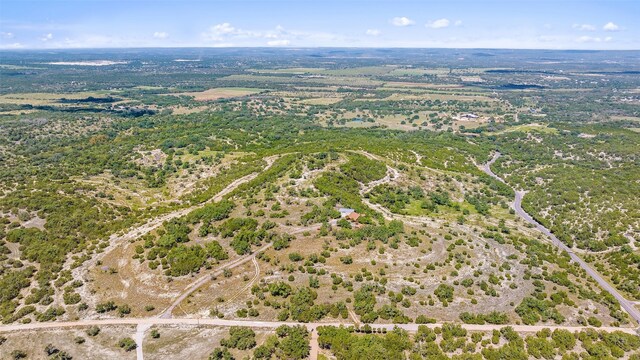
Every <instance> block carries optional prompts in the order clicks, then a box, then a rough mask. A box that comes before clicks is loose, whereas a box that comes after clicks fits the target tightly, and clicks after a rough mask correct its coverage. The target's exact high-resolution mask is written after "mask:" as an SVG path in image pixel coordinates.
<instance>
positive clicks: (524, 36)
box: [0, 0, 640, 50]
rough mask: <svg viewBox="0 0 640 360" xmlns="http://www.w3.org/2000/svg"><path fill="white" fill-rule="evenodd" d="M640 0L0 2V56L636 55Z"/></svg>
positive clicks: (94, 0)
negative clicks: (182, 51)
mask: <svg viewBox="0 0 640 360" xmlns="http://www.w3.org/2000/svg"><path fill="white" fill-rule="evenodd" d="M639 18H640V0H579V1H578V0H555V1H552V0H535V1H533V0H492V1H482V0H449V1H445V0H439V1H426V0H423V1H417V0H414V1H403V0H369V1H365V0H342V1H323V0H315V1H312V0H297V1H295V0H288V1H270V0H261V1H250V0H235V1H229V0H208V1H206V0H198V1H193V0H182V1H163V0H155V1H151V0H118V1H113V0H111V1H109V0H71V1H69V0H66V1H62V0H48V1H34V0H0V48H1V49H13V48H25V49H32V48H36V49H56V48H109V47H191V46H205V47H222V46H274V47H276V46H285V47H315V46H324V47H327V46H329V47H444V48H535V49H542V48H544V49H631V50H638V49H640V26H639V25H638V19H639Z"/></svg>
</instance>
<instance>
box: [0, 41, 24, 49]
mask: <svg viewBox="0 0 640 360" xmlns="http://www.w3.org/2000/svg"><path fill="white" fill-rule="evenodd" d="M23 48H24V45H22V44H21V43H18V42H17V43H13V44H6V45H4V44H0V49H23Z"/></svg>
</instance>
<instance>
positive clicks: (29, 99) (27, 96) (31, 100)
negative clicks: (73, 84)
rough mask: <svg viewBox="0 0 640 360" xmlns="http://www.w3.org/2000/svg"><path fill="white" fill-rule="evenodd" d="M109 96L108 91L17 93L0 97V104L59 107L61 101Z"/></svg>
mask: <svg viewBox="0 0 640 360" xmlns="http://www.w3.org/2000/svg"><path fill="white" fill-rule="evenodd" d="M107 95H110V92H108V91H87V92H77V93H66V94H64V93H19V94H6V95H0V103H5V104H17V105H61V103H60V100H61V99H69V100H77V99H86V98H88V97H89V96H93V97H103V96H107Z"/></svg>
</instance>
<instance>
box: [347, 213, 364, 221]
mask: <svg viewBox="0 0 640 360" xmlns="http://www.w3.org/2000/svg"><path fill="white" fill-rule="evenodd" d="M360 216H362V215H360V214H358V213H357V212H355V211H354V212H352V213H351V214H349V215H347V219H349V220H351V221H353V222H354V223H357V222H358V219H359V218H360Z"/></svg>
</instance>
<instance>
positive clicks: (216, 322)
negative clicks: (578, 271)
mask: <svg viewBox="0 0 640 360" xmlns="http://www.w3.org/2000/svg"><path fill="white" fill-rule="evenodd" d="M94 325H95V326H108V325H131V326H138V327H141V328H147V329H148V328H149V327H151V326H153V325H184V326H196V327H197V326H224V327H230V326H244V327H251V328H260V329H275V328H277V327H278V326H281V325H287V326H296V325H302V326H304V327H306V328H307V329H308V330H310V331H311V330H316V329H317V328H318V327H320V326H352V324H351V323H340V322H326V323H299V322H288V321H259V320H226V319H210V318H203V319H199V318H171V319H162V318H112V319H102V320H78V321H66V322H43V323H30V324H15V325H3V326H0V333H3V332H14V331H31V330H53V329H65V328H74V327H87V326H94ZM442 325H443V324H442V323H436V324H425V326H427V327H430V328H435V327H441V326H442ZM419 326H421V325H420V324H371V327H372V328H376V329H387V330H392V329H393V328H395V327H398V328H400V329H404V330H407V331H417V330H418V327H419ZM460 326H461V327H462V328H464V329H467V330H469V331H493V330H499V329H502V328H505V327H511V328H513V329H514V330H515V331H517V332H525V333H527V332H528V333H530V332H537V331H540V330H542V329H550V330H552V331H553V330H555V329H563V330H569V331H572V332H574V331H581V330H585V329H594V330H598V331H606V332H613V331H621V332H624V333H627V334H637V332H636V330H635V329H632V328H617V327H609V326H603V327H599V328H594V327H590V326H558V325H550V326H547V325H508V324H507V325H490V324H485V325H475V324H460Z"/></svg>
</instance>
